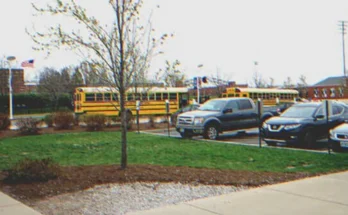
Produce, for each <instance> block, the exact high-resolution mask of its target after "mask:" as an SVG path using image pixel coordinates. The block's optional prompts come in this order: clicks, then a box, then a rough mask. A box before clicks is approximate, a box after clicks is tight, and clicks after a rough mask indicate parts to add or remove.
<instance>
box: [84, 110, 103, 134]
mask: <svg viewBox="0 0 348 215" xmlns="http://www.w3.org/2000/svg"><path fill="white" fill-rule="evenodd" d="M105 122H106V116H105V115H103V114H93V115H86V116H85V123H86V125H87V130H88V131H100V130H102V129H103V128H104V126H105Z"/></svg>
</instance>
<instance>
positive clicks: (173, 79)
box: [155, 60, 186, 87]
mask: <svg viewBox="0 0 348 215" xmlns="http://www.w3.org/2000/svg"><path fill="white" fill-rule="evenodd" d="M179 67H180V61H179V60H175V61H174V62H173V63H171V62H169V61H168V60H167V61H166V67H165V68H164V70H162V69H160V70H159V71H158V72H157V73H156V75H155V76H156V77H155V79H156V80H157V81H160V80H162V81H164V83H165V85H166V86H168V87H179V86H183V84H184V82H185V79H186V77H185V75H184V74H183V73H182V72H181V70H180V69H179Z"/></svg>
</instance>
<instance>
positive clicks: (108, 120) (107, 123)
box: [106, 116, 118, 128]
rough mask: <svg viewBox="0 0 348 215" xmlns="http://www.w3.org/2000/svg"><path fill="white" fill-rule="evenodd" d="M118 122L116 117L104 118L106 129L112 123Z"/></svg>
mask: <svg viewBox="0 0 348 215" xmlns="http://www.w3.org/2000/svg"><path fill="white" fill-rule="evenodd" d="M117 121H118V117H117V116H109V117H106V127H109V128H110V127H112V126H113V124H114V123H116V122H117Z"/></svg>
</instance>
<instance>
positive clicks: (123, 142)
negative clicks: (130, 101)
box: [120, 91, 127, 169]
mask: <svg viewBox="0 0 348 215" xmlns="http://www.w3.org/2000/svg"><path fill="white" fill-rule="evenodd" d="M120 99H121V101H120V102H121V105H120V107H121V169H126V168H127V111H126V109H125V93H124V91H123V92H121V95H120Z"/></svg>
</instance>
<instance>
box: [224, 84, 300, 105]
mask: <svg viewBox="0 0 348 215" xmlns="http://www.w3.org/2000/svg"><path fill="white" fill-rule="evenodd" d="M222 97H247V98H251V99H253V100H254V101H255V102H256V101H257V100H260V99H261V100H262V101H263V104H264V105H276V104H277V103H283V102H294V101H295V99H297V98H298V97H299V92H298V91H297V90H293V89H281V88H248V87H246V88H243V87H230V88H226V91H225V92H224V93H222Z"/></svg>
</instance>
